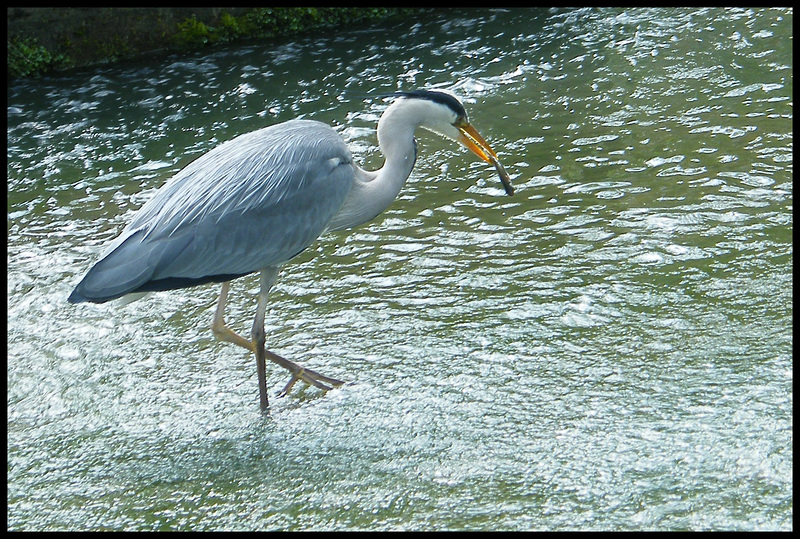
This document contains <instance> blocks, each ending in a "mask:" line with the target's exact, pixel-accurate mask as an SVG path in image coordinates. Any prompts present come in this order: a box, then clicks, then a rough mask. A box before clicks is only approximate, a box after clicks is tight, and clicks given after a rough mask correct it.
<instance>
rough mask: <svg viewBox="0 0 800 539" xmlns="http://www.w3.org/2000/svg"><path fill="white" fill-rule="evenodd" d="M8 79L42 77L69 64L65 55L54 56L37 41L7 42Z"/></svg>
mask: <svg viewBox="0 0 800 539" xmlns="http://www.w3.org/2000/svg"><path fill="white" fill-rule="evenodd" d="M7 43H8V49H7V58H8V78H9V79H13V78H16V77H30V76H35V75H41V74H42V73H47V72H49V71H53V70H55V69H58V68H63V67H66V66H67V65H68V64H69V62H68V60H67V57H66V56H64V55H63V54H53V53H51V52H50V51H49V50H47V49H46V48H45V47H44V46H42V45H40V44H39V43H38V42H37V41H36V40H35V39H24V40H19V39H15V40H11V41H7Z"/></svg>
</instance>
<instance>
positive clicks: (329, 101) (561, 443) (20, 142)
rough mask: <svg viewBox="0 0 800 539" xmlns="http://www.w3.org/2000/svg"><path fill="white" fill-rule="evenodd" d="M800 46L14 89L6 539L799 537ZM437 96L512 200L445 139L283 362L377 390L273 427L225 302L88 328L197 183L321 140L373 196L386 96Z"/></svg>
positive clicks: (138, 309)
mask: <svg viewBox="0 0 800 539" xmlns="http://www.w3.org/2000/svg"><path fill="white" fill-rule="evenodd" d="M792 16H793V13H792V10H791V9H757V10H748V9H736V10H721V9H700V10H693V9H636V10H556V11H547V10H538V9H536V10H510V11H490V12H488V13H486V12H485V11H484V10H481V11H477V10H463V11H445V12H442V13H440V14H436V15H434V16H431V17H425V18H424V19H421V20H418V21H409V22H405V23H402V24H398V25H389V26H385V27H381V28H377V29H355V30H354V31H352V32H348V31H344V30H338V31H336V32H332V33H331V34H330V35H326V36H321V37H309V38H304V39H300V40H297V41H293V42H288V43H280V42H277V43H273V44H267V45H245V46H238V47H232V48H228V49H225V50H222V51H216V52H212V53H209V54H207V55H197V56H192V57H181V58H176V57H171V58H168V59H165V60H158V61H153V60H145V61H142V62H141V63H140V64H137V65H127V66H115V67H101V68H96V69H87V70H83V71H80V72H77V73H75V74H72V75H68V76H64V77H60V78H57V79H43V80H37V81H30V82H19V83H17V84H15V85H13V86H12V87H10V88H9V89H8V165H7V172H8V179H9V191H8V195H9V201H8V266H9V268H8V293H9V301H8V308H9V329H8V345H9V358H8V359H9V369H8V386H9V389H8V411H7V414H8V423H9V427H8V437H9V441H8V475H9V478H8V486H9V490H8V495H9V508H8V520H9V527H10V528H13V529H37V530H41V529H320V530H326V529H790V528H791V523H792V507H791V503H792V480H791V477H792V445H791V440H792V430H791V384H792V367H791V360H790V350H791V345H792V334H791V327H792V325H791V315H792V309H791V296H792V277H791V271H792V261H791V260H792V259H791V254H792V241H791V233H792V173H791V167H792V138H793V132H792V123H791V122H792V98H791V96H792V53H791V46H792ZM415 87H445V88H449V89H452V90H453V91H455V92H457V93H458V94H459V95H460V96H462V97H463V98H464V99H465V101H466V102H467V107H468V109H469V112H470V116H471V118H472V120H473V123H474V124H475V125H476V127H477V128H478V129H479V130H480V131H481V132H482V134H484V136H485V137H486V139H487V140H488V141H489V142H490V143H491V144H492V146H493V147H494V148H495V149H496V150H497V151H498V154H499V155H500V158H501V160H502V161H503V162H504V164H505V165H506V168H507V169H508V171H509V173H510V174H511V176H512V179H513V181H514V183H515V186H517V194H516V196H515V197H514V198H513V199H509V198H507V197H505V195H504V194H503V191H502V188H501V187H500V186H499V184H498V182H497V179H496V177H495V174H494V171H493V170H492V168H491V167H490V166H487V165H486V164H485V163H482V162H480V161H477V160H475V159H473V158H471V157H470V156H469V155H467V154H466V153H464V152H462V151H460V150H458V149H457V148H455V147H454V146H453V145H452V144H450V143H448V142H447V141H442V140H439V139H438V138H435V137H431V136H427V135H424V134H420V136H419V140H418V143H419V149H420V157H419V160H418V164H417V168H416V169H415V171H414V173H413V174H412V176H411V178H410V180H409V183H408V185H407V186H406V187H405V189H404V190H403V192H402V193H401V195H400V197H399V198H398V200H397V201H396V202H395V204H394V205H393V206H392V207H391V208H390V209H389V210H388V211H387V212H386V213H385V214H384V215H383V216H381V217H380V218H378V219H376V220H375V221H374V222H372V223H370V224H368V225H366V226H363V227H361V228H359V229H357V230H354V231H351V232H342V233H336V234H328V235H327V236H325V237H324V239H323V240H321V241H320V242H319V243H318V244H317V245H315V246H313V247H312V248H310V249H309V250H308V251H307V252H305V253H303V254H302V255H300V256H299V257H298V258H297V259H296V261H295V262H293V263H292V264H290V265H288V266H287V267H286V268H285V270H284V271H283V275H282V278H281V280H279V283H278V285H277V286H276V289H275V291H274V293H273V295H272V303H271V305H270V311H269V313H268V319H267V329H268V332H269V335H270V337H269V339H270V346H271V347H272V348H273V349H275V350H276V351H278V352H281V353H283V354H284V355H287V356H288V357H291V358H294V359H296V360H298V361H301V362H303V363H306V364H308V365H309V366H311V367H312V368H315V369H318V370H320V371H321V372H324V373H326V374H330V375H332V376H336V377H337V378H342V379H346V380H348V381H350V382H352V383H351V384H350V385H348V386H346V387H344V388H342V389H340V390H336V391H333V392H330V393H328V394H325V395H322V394H321V393H319V392H317V391H316V390H313V389H308V390H306V391H301V392H298V393H296V394H293V395H292V396H290V397H288V398H286V399H272V404H273V408H272V412H271V414H270V416H269V417H268V418H266V419H263V418H261V417H260V416H259V413H258V406H257V402H256V401H257V397H256V383H255V369H254V365H253V361H252V358H250V357H247V355H246V354H244V353H242V352H241V351H240V350H237V349H235V348H234V347H232V346H227V345H224V344H220V343H217V342H215V341H214V340H213V338H212V337H211V335H210V332H209V331H208V324H209V322H210V318H211V313H212V308H213V302H214V300H215V294H216V293H217V288H216V287H213V286H206V287H200V288H196V289H188V290H180V291H175V292H170V293H164V294H156V295H154V296H152V297H151V298H149V299H146V300H143V301H140V302H138V303H134V304H131V305H130V306H127V307H119V306H116V305H114V304H106V305H102V306H78V307H76V306H71V305H69V304H67V303H66V297H67V295H68V294H69V292H70V290H71V288H72V287H73V286H74V285H75V283H76V282H77V281H78V280H79V278H80V276H81V275H82V274H83V273H84V272H85V271H86V270H87V269H88V267H90V265H91V263H92V262H93V261H94V260H96V257H97V256H98V255H99V253H100V251H101V250H102V246H103V244H104V243H105V242H106V241H108V240H110V239H111V238H113V237H114V236H115V235H116V234H117V233H118V232H119V231H120V230H121V229H122V227H123V226H124V224H125V223H126V222H128V221H129V220H130V218H131V215H132V212H133V211H134V210H135V209H137V208H138V207H140V206H141V205H142V204H143V203H144V201H146V200H147V199H148V197H150V196H152V194H153V192H154V191H155V189H157V188H158V187H159V186H160V185H161V184H163V182H164V181H165V180H166V179H167V178H168V177H169V176H170V175H172V174H174V173H175V172H177V171H178V170H180V168H182V167H183V166H185V165H186V164H187V163H188V162H190V161H191V160H192V159H194V158H196V157H197V156H199V155H201V154H202V153H204V152H206V151H208V150H209V149H210V148H212V147H214V146H215V145H217V144H219V143H220V142H222V141H225V140H228V139H230V138H233V137H234V136H236V135H238V134H241V133H243V132H246V131H250V130H253V129H256V128H259V127H263V126H264V125H268V124H272V123H275V122H278V121H284V120H288V119H290V118H294V117H308V118H311V117H313V118H315V119H318V120H322V121H326V122H329V123H331V124H332V125H333V126H334V127H335V128H336V129H337V130H339V131H340V132H341V134H342V136H343V137H344V138H345V139H346V140H347V141H348V143H349V144H350V146H351V148H352V150H353V153H354V155H355V156H356V158H357V159H358V160H360V161H361V162H363V163H364V164H365V165H366V166H368V167H372V168H376V167H378V166H380V164H381V157H380V155H379V152H378V150H377V145H376V141H375V135H374V127H375V124H376V122H377V119H378V117H379V115H380V112H381V111H382V110H383V108H384V107H385V103H384V102H383V101H382V100H379V99H364V96H365V95H369V94H378V93H385V92H388V91H392V90H395V89H398V88H399V89H412V88H415ZM256 286H257V283H256V279H254V278H247V279H241V280H239V281H237V282H236V283H235V284H234V287H233V295H232V297H231V304H230V308H229V314H228V317H229V320H230V321H231V323H232V325H233V326H234V327H235V328H236V329H239V330H242V331H246V328H247V327H248V326H249V324H250V320H251V317H252V312H253V308H254V297H253V292H254V290H255V289H256ZM268 374H269V383H270V386H271V387H272V392H273V393H274V392H276V391H278V390H279V389H280V387H281V386H282V385H283V383H284V382H285V379H284V372H278V369H273V370H270V371H269V373H268Z"/></svg>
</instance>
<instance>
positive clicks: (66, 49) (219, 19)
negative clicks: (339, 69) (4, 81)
mask: <svg viewBox="0 0 800 539" xmlns="http://www.w3.org/2000/svg"><path fill="white" fill-rule="evenodd" d="M7 11H8V52H7V56H8V58H7V65H8V77H9V80H13V79H14V78H18V77H33V76H37V75H41V74H45V73H53V72H57V71H61V70H65V69H70V68H74V67H82V66H86V65H91V64H96V63H109V62H117V61H120V60H125V59H129V58H134V57H137V56H141V55H143V54H148V53H150V54H152V53H174V52H182V51H187V52H188V51H194V50H197V49H200V48H203V47H209V46H213V45H218V44H225V43H231V42H235V41H238V40H244V39H268V38H274V37H281V36H289V35H296V34H303V33H307V32H311V31H315V30H320V29H326V28H334V27H337V26H341V25H350V26H353V25H359V24H369V23H374V22H378V21H384V20H387V19H391V18H397V19H400V18H403V17H411V16H414V15H417V14H419V12H420V11H422V10H421V9H419V8H343V7H320V8H309V7H279V8H8V10H7Z"/></svg>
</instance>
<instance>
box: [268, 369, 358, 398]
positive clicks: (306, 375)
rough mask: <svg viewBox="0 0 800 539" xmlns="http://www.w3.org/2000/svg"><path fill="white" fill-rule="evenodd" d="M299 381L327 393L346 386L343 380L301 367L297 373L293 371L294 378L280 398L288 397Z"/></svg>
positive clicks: (285, 387)
mask: <svg viewBox="0 0 800 539" xmlns="http://www.w3.org/2000/svg"><path fill="white" fill-rule="evenodd" d="M290 370H291V369H290ZM298 380H302V381H303V382H305V383H307V384H309V385H312V386H314V387H318V388H320V389H322V390H325V391H328V390H330V389H333V388H334V387H339V386H341V385H343V384H344V382H342V381H341V380H337V379H336V378H331V377H330V376H325V375H324V374H320V373H318V372H315V371H312V370H311V369H306V368H304V367H299V370H298V371H296V372H295V371H292V377H291V378H290V379H289V382H288V383H287V384H286V386H284V388H283V389H282V390H281V392H280V393H278V396H279V397H285V396H286V395H288V394H289V391H291V390H292V387H294V384H295V383H296V382H297V381H298Z"/></svg>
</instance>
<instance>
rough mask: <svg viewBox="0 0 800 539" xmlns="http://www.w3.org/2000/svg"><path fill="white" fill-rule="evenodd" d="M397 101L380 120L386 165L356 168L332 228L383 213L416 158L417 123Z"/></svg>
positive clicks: (358, 223) (368, 219) (396, 193)
mask: <svg viewBox="0 0 800 539" xmlns="http://www.w3.org/2000/svg"><path fill="white" fill-rule="evenodd" d="M399 103H401V101H400V102H395V103H394V104H392V106H390V107H389V108H388V109H386V112H384V113H383V116H381V119H380V121H379V122H378V145H379V146H380V148H381V152H382V153H383V155H384V158H385V161H384V163H383V166H382V167H381V168H380V169H378V170H376V171H375V172H367V171H365V170H362V169H361V168H358V167H355V170H356V175H355V178H354V181H353V187H352V188H351V189H350V194H349V195H348V197H347V200H345V202H344V205H343V206H342V208H341V209H340V210H339V212H338V213H337V214H336V215H335V216H334V218H333V221H332V222H331V225H330V228H331V229H332V230H339V229H343V228H351V227H354V226H358V225H360V224H362V223H366V222H367V221H370V220H372V219H374V218H375V217H377V216H378V215H379V214H380V213H382V212H383V210H385V209H386V208H388V207H389V205H390V204H391V203H392V201H393V200H394V199H395V198H397V195H398V194H399V193H400V190H401V189H402V188H403V186H404V185H405V183H406V180H407V179H408V176H409V175H410V174H411V170H412V169H413V168H414V162H415V160H416V157H417V145H416V141H415V140H414V131H415V130H416V128H417V125H418V124H417V122H416V121H414V119H413V118H412V117H410V116H409V115H407V114H403V108H402V106H401V105H399Z"/></svg>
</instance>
